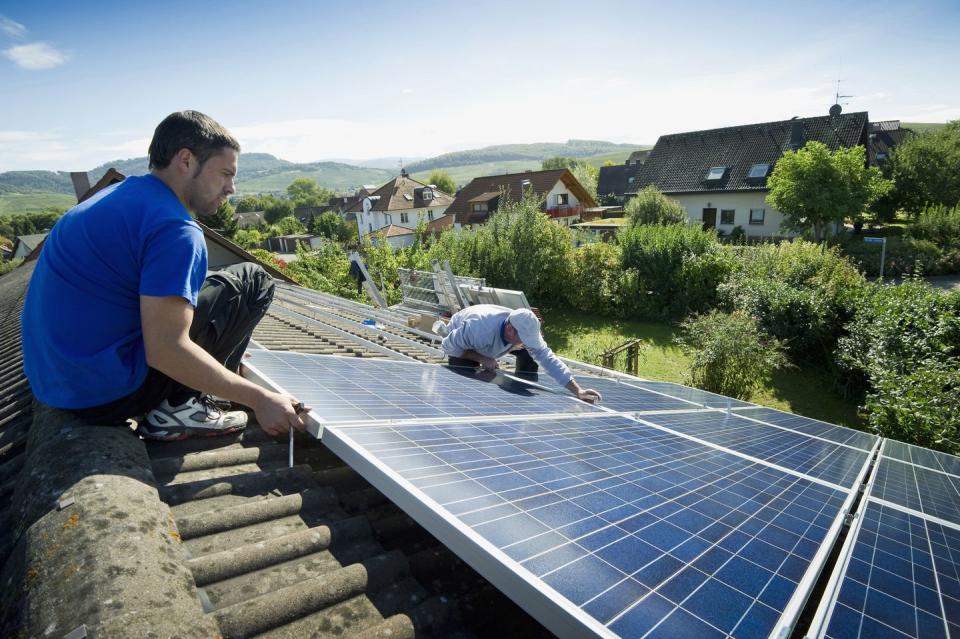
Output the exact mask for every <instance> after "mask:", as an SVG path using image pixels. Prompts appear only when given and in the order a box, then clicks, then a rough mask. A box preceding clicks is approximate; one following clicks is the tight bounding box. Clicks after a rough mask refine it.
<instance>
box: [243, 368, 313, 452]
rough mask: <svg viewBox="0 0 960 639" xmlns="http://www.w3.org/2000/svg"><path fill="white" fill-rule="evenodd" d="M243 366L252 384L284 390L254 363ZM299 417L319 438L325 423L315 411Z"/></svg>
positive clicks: (309, 430) (245, 375) (309, 431)
mask: <svg viewBox="0 0 960 639" xmlns="http://www.w3.org/2000/svg"><path fill="white" fill-rule="evenodd" d="M243 367H244V369H245V371H246V372H245V373H244V377H245V378H246V379H248V380H250V381H251V382H253V383H254V384H259V385H260V386H263V387H265V388H269V389H272V390H274V391H276V392H278V393H282V392H284V391H283V387H282V386H280V385H279V384H277V383H276V382H275V381H273V380H272V379H270V377H269V376H268V375H267V374H266V373H264V372H263V371H261V370H260V369H259V368H257V367H256V365H255V364H251V363H250V362H244V364H243ZM300 419H301V420H302V421H304V422H306V424H307V432H308V433H310V434H311V435H313V436H314V437H316V438H317V439H320V437H321V436H322V435H323V429H324V426H326V423H325V422H324V421H323V420H322V419H320V418H319V417H318V416H317V415H316V413H314V412H313V411H312V410H311V411H307V412H305V413H302V414H301V415H300ZM291 441H292V440H291ZM290 453H291V455H292V454H293V448H292V443H291V449H290Z"/></svg>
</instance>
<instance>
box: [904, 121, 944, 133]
mask: <svg viewBox="0 0 960 639" xmlns="http://www.w3.org/2000/svg"><path fill="white" fill-rule="evenodd" d="M900 126H902V127H904V128H906V129H913V130H914V131H916V132H917V133H926V132H928V131H939V130H940V129H942V128H943V127H945V126H947V124H946V122H901V123H900Z"/></svg>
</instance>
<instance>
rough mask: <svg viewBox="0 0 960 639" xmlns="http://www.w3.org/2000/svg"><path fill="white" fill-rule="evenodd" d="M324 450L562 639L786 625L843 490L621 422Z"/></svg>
mask: <svg viewBox="0 0 960 639" xmlns="http://www.w3.org/2000/svg"><path fill="white" fill-rule="evenodd" d="M323 441H324V443H325V444H326V445H327V446H328V447H329V448H330V449H331V450H333V451H334V452H335V453H337V454H338V455H339V456H340V457H341V458H343V459H344V460H345V461H347V462H348V463H349V464H350V465H351V466H352V467H353V468H354V469H355V470H357V471H358V472H360V473H361V474H362V475H363V476H364V477H365V478H366V479H367V480H368V481H370V482H371V483H373V484H374V486H376V487H377V488H378V489H380V490H381V491H383V492H384V493H385V494H386V495H387V496H388V497H390V498H391V499H392V500H393V501H395V502H396V503H397V504H398V505H400V506H401V508H403V509H404V510H405V511H406V512H407V513H408V514H410V515H411V516H413V517H414V518H415V519H417V521H419V522H420V523H421V524H422V525H424V526H425V527H426V528H427V529H428V530H430V531H431V532H432V533H433V534H434V535H436V536H437V537H438V538H439V539H440V540H441V541H442V542H443V543H445V544H446V545H448V546H449V547H450V548H451V549H453V550H454V551H455V552H457V554H459V555H460V556H461V557H462V558H464V559H465V560H466V561H468V562H469V563H471V564H472V565H473V566H474V568H476V569H477V570H478V571H480V572H481V573H482V574H484V575H485V576H486V577H487V578H488V579H489V580H490V581H491V582H493V583H494V584H495V585H496V586H498V587H499V588H500V589H501V590H502V591H504V592H505V593H506V594H507V595H508V596H510V597H511V598H513V599H514V600H515V601H517V602H518V603H521V605H523V606H524V607H525V608H527V610H528V611H529V612H531V613H532V614H534V616H536V617H537V618H538V619H539V620H540V621H541V622H543V623H544V624H545V625H546V626H547V627H548V628H549V629H550V630H552V631H553V632H555V633H557V634H560V635H563V636H583V635H585V634H594V635H598V636H623V637H640V636H645V635H647V636H712V635H716V636H724V635H731V636H735V637H766V636H768V635H770V634H771V633H773V632H774V631H775V630H779V629H781V628H784V627H786V628H787V629H789V627H790V626H791V625H792V623H793V622H794V621H795V616H796V614H798V612H799V609H800V604H801V603H802V602H803V601H804V600H805V599H806V597H807V595H808V590H809V587H811V586H812V583H813V581H814V578H815V576H816V574H817V573H818V572H819V569H820V565H822V562H823V560H824V559H825V557H826V553H827V551H828V550H829V548H830V546H831V544H832V542H833V539H834V538H835V536H836V535H837V534H838V532H839V529H840V525H841V521H842V513H843V511H844V509H845V504H847V505H848V504H849V501H850V500H851V499H852V494H853V493H852V491H848V490H842V489H838V488H836V487H832V486H830V485H829V484H827V483H825V482H823V481H819V480H812V479H809V478H806V477H803V476H802V475H800V474H799V473H792V472H785V471H783V470H779V469H777V468H773V467H771V466H769V465H768V464H765V463H760V462H757V461H754V460H750V459H747V458H745V457H744V456H742V455H737V454H734V453H730V452H725V451H722V450H719V449H717V448H715V447H712V446H709V445H706V444H702V443H699V442H695V441H691V440H690V439H688V438H684V437H681V436H679V435H676V434H674V433H670V432H667V431H665V430H662V429H659V428H655V427H652V426H648V425H645V424H642V423H640V422H638V421H636V420H634V419H631V418H628V417H625V416H619V415H602V414H598V415H580V416H577V415H570V416H562V417H555V418H539V419H510V420H503V421H483V422H475V423H471V422H469V421H460V422H457V423H433V424H427V423H424V424H414V423H399V424H378V425H352V426H338V425H332V426H328V427H327V428H325V430H324V435H323Z"/></svg>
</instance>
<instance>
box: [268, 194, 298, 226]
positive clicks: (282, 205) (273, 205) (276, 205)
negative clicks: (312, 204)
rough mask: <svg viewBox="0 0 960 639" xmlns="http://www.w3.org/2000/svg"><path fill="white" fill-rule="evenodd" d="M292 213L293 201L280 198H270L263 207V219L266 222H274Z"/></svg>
mask: <svg viewBox="0 0 960 639" xmlns="http://www.w3.org/2000/svg"><path fill="white" fill-rule="evenodd" d="M292 215H293V202H291V201H290V200H283V199H280V198H270V200H269V201H268V202H267V203H266V206H265V207H264V209H263V219H264V221H266V222H267V224H276V223H277V222H279V221H280V220H282V219H283V218H285V217H290V216H292Z"/></svg>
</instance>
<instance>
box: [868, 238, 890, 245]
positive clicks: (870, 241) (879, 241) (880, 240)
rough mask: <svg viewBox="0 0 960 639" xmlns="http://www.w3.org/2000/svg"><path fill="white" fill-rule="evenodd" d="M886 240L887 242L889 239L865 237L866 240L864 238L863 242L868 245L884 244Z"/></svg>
mask: <svg viewBox="0 0 960 639" xmlns="http://www.w3.org/2000/svg"><path fill="white" fill-rule="evenodd" d="M886 240H887V238H885V237H865V238H863V241H864V242H865V243H866V244H883V243H884V242H885V241H886Z"/></svg>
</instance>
